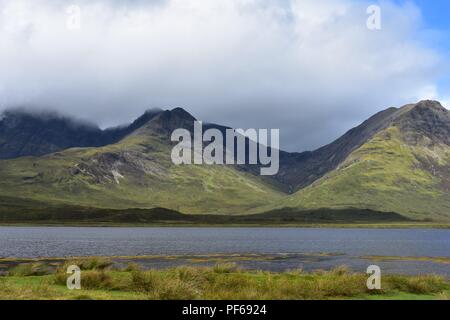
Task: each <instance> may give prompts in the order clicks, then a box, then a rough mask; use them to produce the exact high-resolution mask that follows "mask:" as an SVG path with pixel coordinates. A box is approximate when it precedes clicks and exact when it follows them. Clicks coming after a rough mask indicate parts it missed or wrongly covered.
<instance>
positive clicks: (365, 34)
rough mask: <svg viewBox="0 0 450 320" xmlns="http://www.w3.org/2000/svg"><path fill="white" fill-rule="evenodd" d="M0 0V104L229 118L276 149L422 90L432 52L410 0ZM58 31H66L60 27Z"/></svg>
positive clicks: (315, 138)
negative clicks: (276, 143) (376, 25)
mask: <svg viewBox="0 0 450 320" xmlns="http://www.w3.org/2000/svg"><path fill="white" fill-rule="evenodd" d="M74 4H75V5H77V6H79V8H80V10H81V11H80V20H79V21H80V28H79V29H77V28H68V27H67V24H68V21H69V22H70V21H72V22H73V19H72V20H70V18H73V14H74V11H73V10H72V11H70V12H71V13H68V12H67V7H68V3H67V2H66V1H63V0H48V1H44V0H35V1H22V0H14V1H13V0H4V1H1V2H0V70H1V72H0V108H6V107H9V106H17V105H19V106H23V105H26V106H31V107H35V108H43V107H45V108H54V109H57V110H58V111H60V112H65V113H68V114H71V115H74V116H76V117H79V118H84V119H89V120H91V121H96V122H98V123H99V124H100V125H101V126H110V125H117V124H122V123H125V122H128V121H131V120H132V119H133V118H135V117H137V116H138V115H139V114H140V113H142V112H143V111H144V110H145V109H147V108H151V107H162V108H164V107H178V106H181V107H184V108H186V109H187V110H188V111H190V112H191V113H193V114H194V115H195V116H196V117H197V118H199V119H201V120H204V121H211V122H217V123H221V124H225V125H230V126H233V127H244V128H248V127H255V128H280V129H281V146H282V148H284V149H290V150H299V151H300V150H304V149H311V148H315V147H318V146H320V145H322V144H324V143H328V142H330V141H331V140H332V139H333V138H336V137H337V136H339V135H340V134H342V133H343V132H344V131H345V130H346V129H349V128H350V127H351V126H354V125H356V124H358V123H359V122H361V121H362V120H364V119H365V118H366V117H368V116H370V115H371V114H373V113H374V112H377V111H379V110H380V109H382V108H385V107H388V106H393V105H394V106H398V105H401V104H403V103H409V102H412V101H414V100H415V99H417V98H418V97H419V96H420V95H421V92H422V93H423V92H425V93H426V92H427V90H430V88H433V86H434V85H435V81H436V79H437V77H438V76H439V73H440V66H441V63H442V57H441V56H440V55H439V52H437V51H434V50H433V49H432V48H429V46H428V45H427V43H424V42H422V41H421V40H420V37H418V36H417V35H418V34H419V33H420V31H421V13H420V10H419V8H417V7H416V6H414V5H412V4H410V3H408V2H407V3H406V4H403V5H397V4H394V3H393V2H391V1H384V2H381V3H380V6H381V13H382V29H381V30H376V31H375V30H368V29H367V27H366V19H367V17H368V15H367V13H366V9H367V7H368V6H369V5H370V4H372V2H366V1H356V0H323V1H320V2H319V1H314V0H279V1H275V0H258V1H257V0H214V1H205V0H155V1H151V2H148V1H131V0H129V1H126V0H122V1H109V2H106V1H98V0H93V1H87V0H79V1H75V2H74ZM69 26H73V24H72V25H71V24H70V23H69Z"/></svg>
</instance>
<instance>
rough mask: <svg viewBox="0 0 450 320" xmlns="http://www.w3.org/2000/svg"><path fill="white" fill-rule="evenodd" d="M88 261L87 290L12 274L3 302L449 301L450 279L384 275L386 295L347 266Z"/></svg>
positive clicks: (61, 276) (59, 274)
mask: <svg viewBox="0 0 450 320" xmlns="http://www.w3.org/2000/svg"><path fill="white" fill-rule="evenodd" d="M80 262H83V265H84V266H85V268H84V269H83V268H82V274H81V286H82V290H68V289H67V288H66V279H67V274H66V273H65V272H64V268H62V267H61V268H58V269H57V271H56V272H55V273H53V274H50V275H39V276H37V275H32V274H22V275H18V274H15V273H14V274H13V273H11V274H10V275H9V276H6V277H0V286H1V288H2V290H0V299H46V300H51V299H58V300H59V299H132V300H136V299H139V300H140V299H158V300H179V299H214V300H217V299H231V300H235V299H272V300H279V299H283V300H285V299H295V300H297V299H321V300H322V299H408V300H409V299H448V296H449V293H450V283H449V282H448V279H445V278H442V277H439V276H435V275H428V276H416V277H413V276H398V275H396V276H394V275H390V276H384V277H383V278H382V290H380V291H370V290H368V289H367V287H366V280H367V275H365V274H359V273H353V272H351V271H350V270H349V269H347V268H346V267H338V268H336V269H334V270H331V271H317V272H313V273H305V272H303V271H302V270H292V271H288V272H283V273H273V272H263V271H244V270H241V269H239V268H238V267H237V266H236V265H235V264H233V263H224V264H217V265H216V266H214V267H187V266H184V267H177V268H170V269H161V270H146V271H143V270H141V269H140V267H139V266H138V265H132V266H130V267H127V268H124V269H120V270H119V269H111V268H110V267H109V266H107V267H105V265H104V264H103V263H100V264H99V261H98V259H94V261H90V259H85V260H84V261H80V260H77V261H67V262H66V263H65V265H69V264H73V263H80Z"/></svg>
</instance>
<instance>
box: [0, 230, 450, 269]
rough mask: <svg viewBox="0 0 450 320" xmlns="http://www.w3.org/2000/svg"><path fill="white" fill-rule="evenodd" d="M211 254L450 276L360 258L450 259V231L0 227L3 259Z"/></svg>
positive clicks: (286, 264) (150, 262) (275, 265)
mask: <svg viewBox="0 0 450 320" xmlns="http://www.w3.org/2000/svg"><path fill="white" fill-rule="evenodd" d="M318 253H322V254H320V255H319V254H318ZM323 253H325V254H323ZM211 254H222V255H224V256H229V255H234V254H241V255H245V254H259V255H262V256H265V257H267V259H243V260H242V261H238V262H237V263H238V264H239V265H241V266H242V267H244V268H252V269H266V270H273V271H282V270H287V269H294V268H303V269H305V270H314V269H329V268H332V267H335V266H338V265H348V266H350V267H351V268H352V269H354V270H355V271H365V269H366V268H367V266H368V265H370V264H377V265H379V266H380V267H381V268H382V271H384V272H387V273H405V274H422V273H424V274H426V273H438V274H443V275H447V276H450V264H445V263H436V262H430V261H416V260H413V261H403V260H390V261H372V260H371V259H367V258H364V256H405V257H448V258H450V230H440V229H339V228H338V229H316V228H91V227H89V228H88V227H0V257H2V258H50V257H67V256H144V255H147V256H148V255H161V256H163V255H177V256H178V255H180V256H181V257H180V259H171V260H165V259H163V258H161V259H142V261H140V262H142V263H144V264H145V265H146V266H147V267H166V266H173V265H178V264H185V263H187V262H189V261H191V260H189V259H187V258H186V256H189V255H190V256H199V255H211ZM183 256H184V257H185V258H186V259H185V258H183ZM122 262H126V261H122ZM205 263H206V264H208V262H207V261H206V262H205Z"/></svg>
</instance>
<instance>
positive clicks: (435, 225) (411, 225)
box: [0, 222, 450, 229]
mask: <svg viewBox="0 0 450 320" xmlns="http://www.w3.org/2000/svg"><path fill="white" fill-rule="evenodd" d="M0 227H36V228H39V227H60V228H64V227H67V228H299V229H300V228H301V229H303V228H304V229H312V228H317V229H450V223H446V222H442V223H439V222H417V223H415V222H405V223H376V222H375V223H292V224H290V223H278V224H276V223H267V224H264V223H255V224H253V223H248V224H247V223H236V224H233V223H231V224H220V223H217V224H215V223H198V224H197V223H180V222H178V223H174V222H160V223H115V222H101V223H93V222H86V223H82V222H81V223H80V222H74V223H71V222H67V223H66V222H64V223H62V222H42V223H40V222H39V223H36V222H2V223H0Z"/></svg>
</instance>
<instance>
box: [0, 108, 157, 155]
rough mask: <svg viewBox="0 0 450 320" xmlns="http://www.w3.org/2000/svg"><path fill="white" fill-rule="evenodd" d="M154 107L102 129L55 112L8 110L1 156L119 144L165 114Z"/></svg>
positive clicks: (1, 122)
mask: <svg viewBox="0 0 450 320" xmlns="http://www.w3.org/2000/svg"><path fill="white" fill-rule="evenodd" d="M161 112H162V111H160V110H151V111H147V112H146V113H144V114H143V115H142V116H141V117H139V118H138V119H136V121H134V122H133V123H132V124H130V125H128V126H124V127H117V128H110V129H106V130H101V129H100V128H98V127H97V126H95V125H91V124H84V123H80V122H76V121H74V120H72V119H70V118H66V117H62V116H59V115H57V114H54V113H41V114H33V113H30V112H26V111H22V110H9V111H5V112H4V113H3V114H2V116H1V117H0V159H12V158H18V157H22V156H41V155H45V154H49V153H53V152H57V151H61V150H64V149H68V148H73V147H99V146H104V145H108V144H111V143H115V142H117V141H119V140H121V139H122V138H123V137H125V136H126V135H128V134H130V133H132V132H133V131H135V130H136V129H138V128H139V127H141V126H142V125H144V124H145V123H147V122H148V121H150V120H151V119H152V118H153V117H155V116H156V115H158V114H159V113H161Z"/></svg>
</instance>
